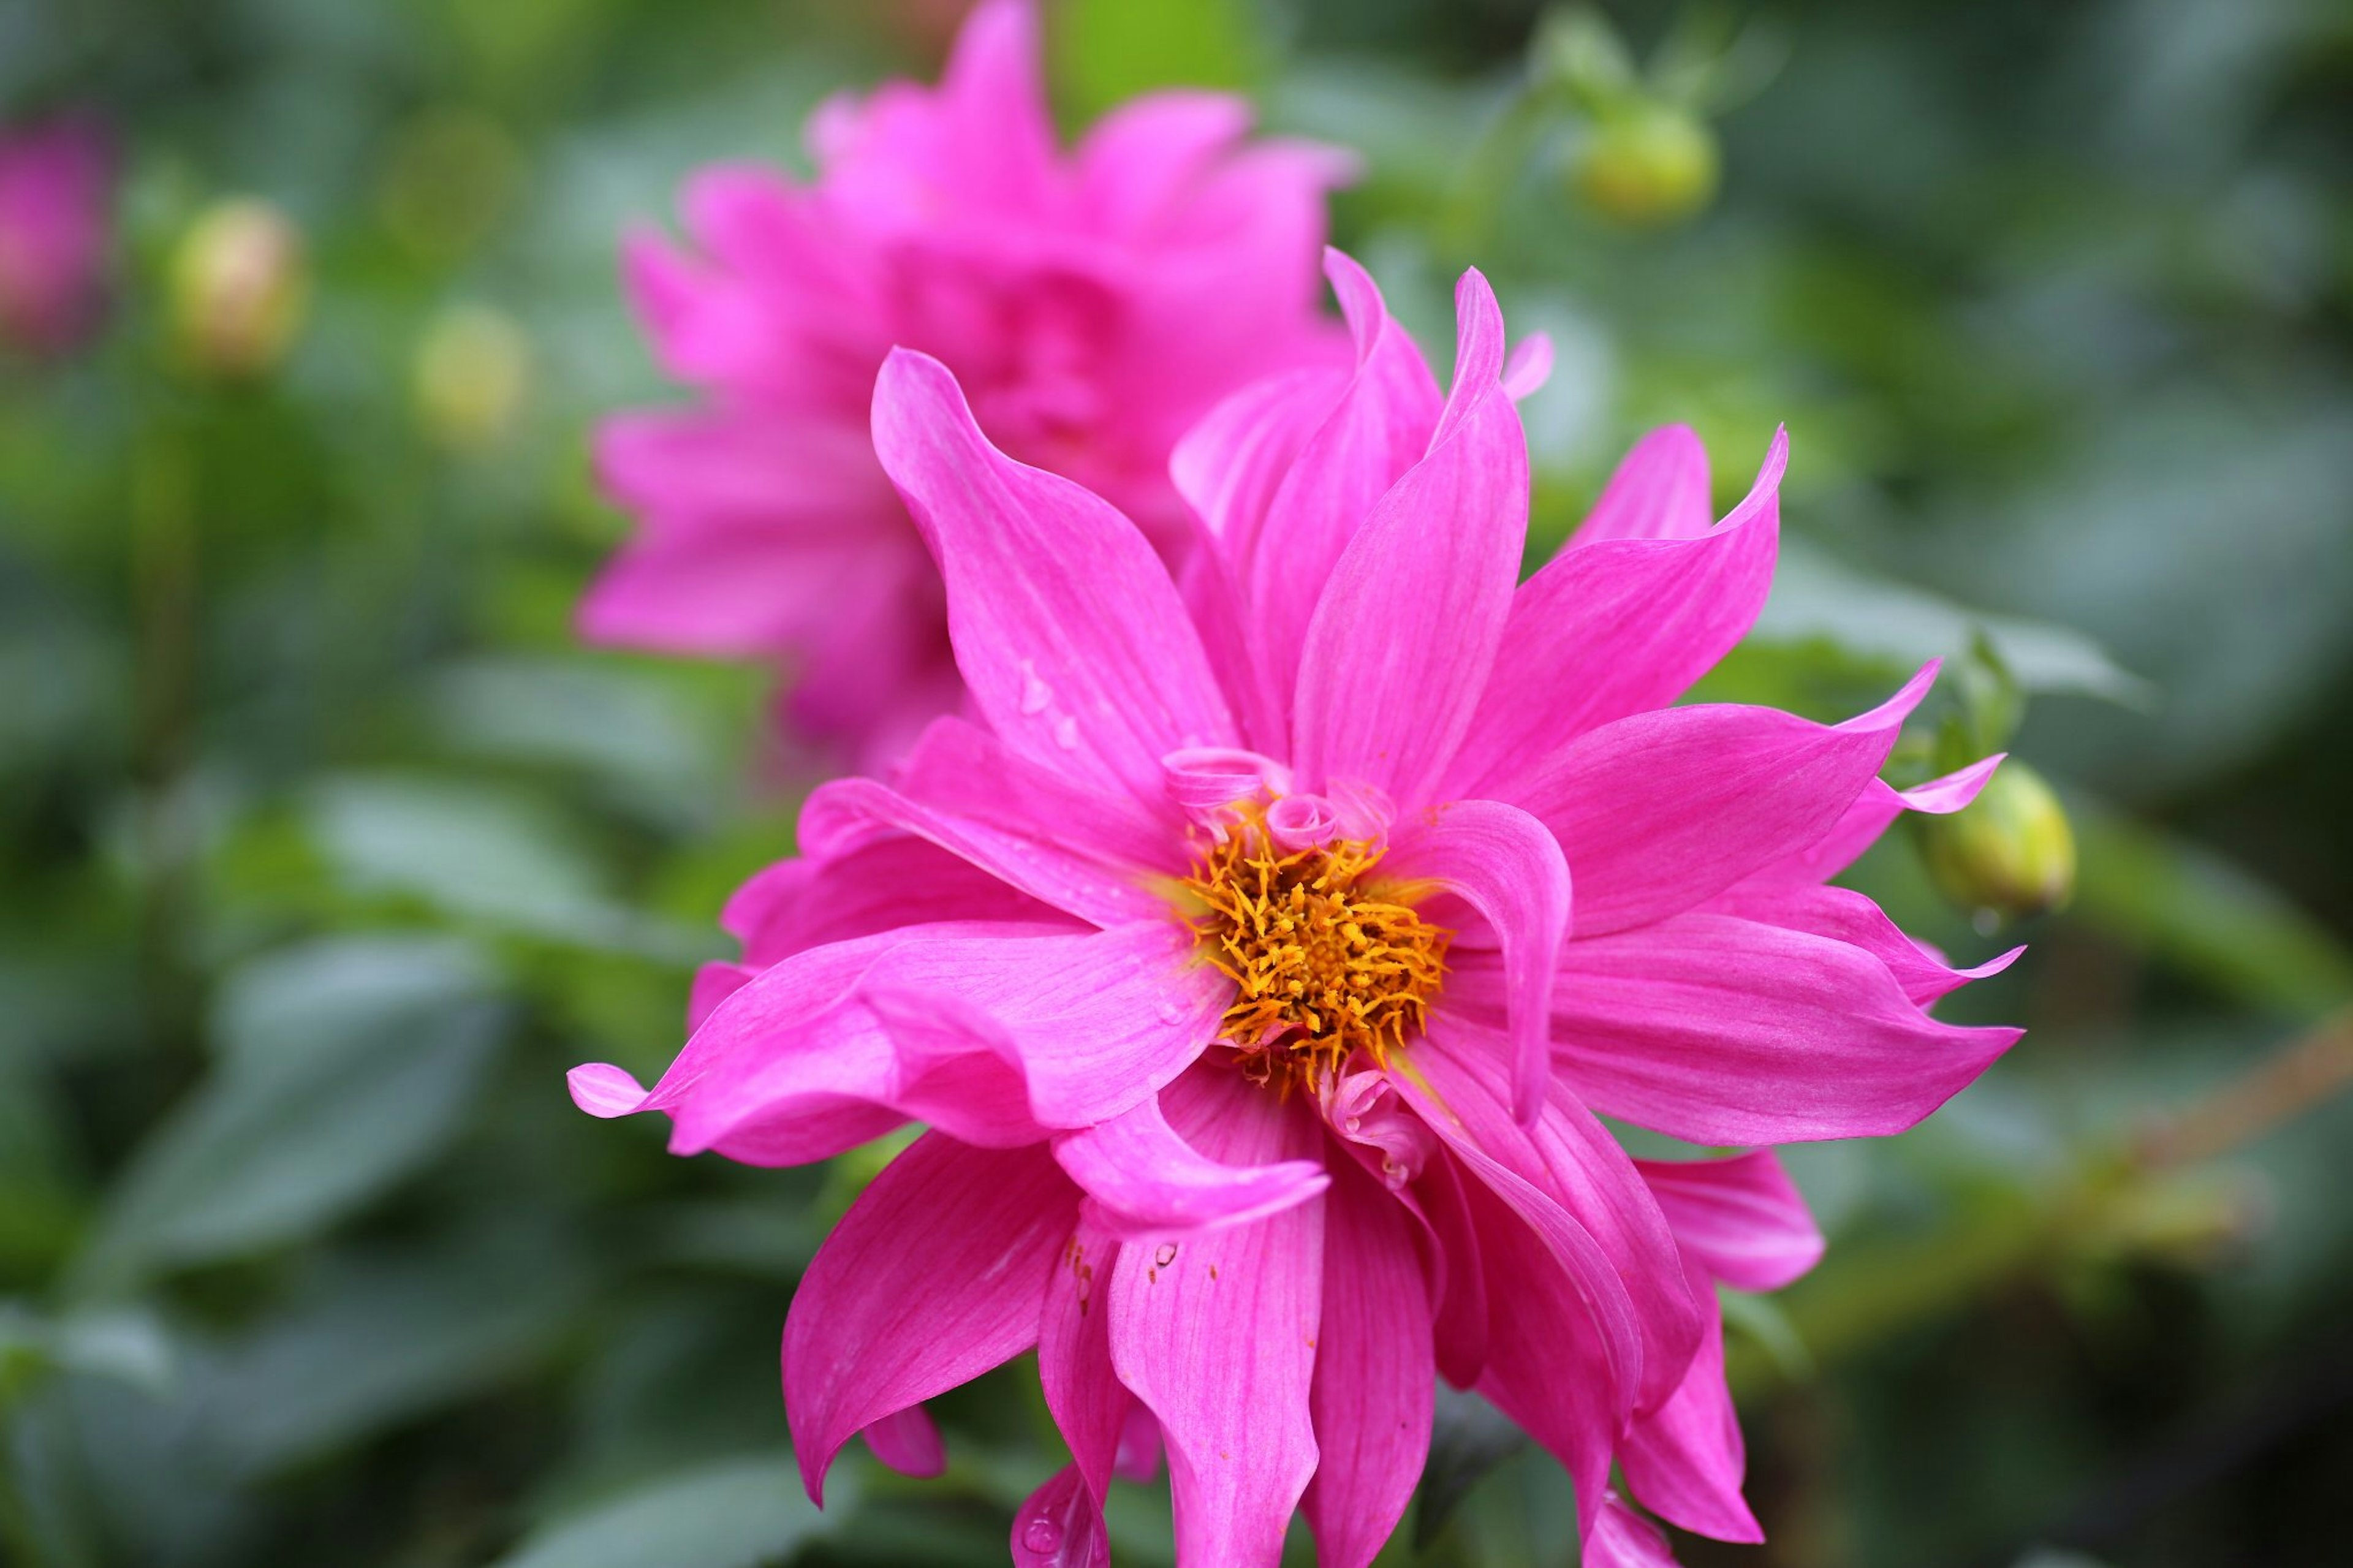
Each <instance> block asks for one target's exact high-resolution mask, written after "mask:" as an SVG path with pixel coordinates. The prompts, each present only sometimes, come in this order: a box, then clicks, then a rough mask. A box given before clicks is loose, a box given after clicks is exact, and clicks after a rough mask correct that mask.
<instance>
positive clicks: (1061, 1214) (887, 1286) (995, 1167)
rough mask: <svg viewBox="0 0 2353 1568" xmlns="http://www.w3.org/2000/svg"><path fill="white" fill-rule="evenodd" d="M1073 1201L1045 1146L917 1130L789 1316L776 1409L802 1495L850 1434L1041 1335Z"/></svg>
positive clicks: (823, 1250)
mask: <svg viewBox="0 0 2353 1568" xmlns="http://www.w3.org/2000/svg"><path fill="white" fill-rule="evenodd" d="M1077 1209H1078V1193H1077V1189H1075V1188H1074V1187H1072V1186H1071V1184H1070V1182H1069V1181H1068V1180H1067V1179H1066V1178H1065V1177H1064V1176H1063V1175H1062V1173H1061V1172H1060V1169H1058V1168H1057V1167H1056V1166H1055V1164H1054V1162H1053V1161H1052V1160H1051V1159H1050V1158H1049V1157H1048V1156H1047V1154H1046V1152H1045V1151H1044V1150H1042V1149H1018V1150H1008V1151H1003V1152H995V1151H988V1150H981V1149H971V1148H966V1147H965V1146H964V1145H963V1144H960V1143H956V1142H953V1141H951V1140H949V1139H947V1138H944V1137H943V1136H942V1135H940V1134H939V1133H936V1132H931V1133H926V1134H924V1135H923V1137H921V1138H918V1139H917V1140H916V1141H915V1142H913V1143H912V1144H910V1145H908V1147H907V1149H906V1151H905V1152H902V1154H900V1156H899V1157H898V1158H897V1159H895V1160H893V1161H892V1162H891V1163H890V1164H889V1165H887V1166H885V1167H884V1168H883V1171H882V1173H881V1175H879V1176H877V1177H875V1178H874V1181H873V1183H872V1184H871V1185H870V1186H869V1187H868V1188H867V1189H866V1191H865V1192H864V1193H863V1194H860V1196H859V1199H858V1201H857V1202H856V1203H854V1204H852V1205H849V1213H848V1214H846V1215H842V1217H841V1223H840V1224H839V1225H838V1226H835V1227H834V1230H833V1234H832V1235H831V1236H829V1237H827V1238H826V1241H825V1245H824V1246H822V1247H818V1253H817V1257H816V1258H814V1259H813V1260H811V1262H810V1264H809V1267H808V1272H807V1274H805V1275H803V1276H802V1277H801V1282H800V1288H799V1289H797V1290H796V1291H794V1293H793V1305H792V1310H791V1312H790V1314H789V1315H788V1316H787V1317H786V1320H785V1350H784V1373H785V1413H786V1416H787V1418H788V1419H789V1421H790V1422H791V1425H792V1433H793V1448H794V1451H795V1452H796V1453H797V1454H798V1455H799V1457H800V1464H801V1479H802V1480H803V1481H804V1482H805V1483H806V1484H807V1487H808V1493H809V1496H810V1498H811V1499H813V1500H818V1501H820V1502H821V1501H823V1500H824V1488H825V1473H826V1471H827V1470H828V1468H831V1467H832V1464H833V1456H834V1455H835V1454H836V1453H837V1452H838V1451H839V1449H840V1447H841V1445H842V1444H843V1443H845V1442H847V1441H849V1437H850V1436H851V1435H852V1434H854V1433H856V1432H858V1431H859V1430H860V1429H861V1428H863V1427H866V1426H871V1425H873V1424H874V1423H875V1422H877V1421H880V1420H881V1419H882V1418H883V1417H884V1416H887V1415H892V1414H894V1413H896V1412H898V1411H901V1410H904V1409H906V1408H907V1407H908V1406H909V1405H914V1404H917V1403H919V1402H921V1401H923V1400H925V1399H929V1398H932V1397H933V1396H934V1395H935V1394H944V1393H945V1392H946V1391H947V1390H949V1389H951V1388H954V1387H955V1386H957V1385H958V1384H964V1383H967V1382H970V1381H971V1380H972V1379H973V1378H976V1377H977V1376H979V1375H980V1374H981V1373H984V1372H987V1371H988V1370H989V1369H990V1368H991V1367H994V1366H997V1365H1000V1364H1002V1363H1005V1362H1007V1361H1009V1360H1011V1359H1012V1358H1013V1357H1015V1356H1017V1355H1019V1354H1020V1353H1021V1352H1023V1351H1025V1350H1028V1349H1029V1347H1030V1346H1031V1345H1032V1344H1035V1343H1036V1342H1037V1340H1038V1314H1039V1300H1041V1298H1042V1294H1043V1292H1044V1290H1045V1288H1046V1276H1047V1274H1048V1272H1049V1270H1050V1269H1051V1268H1052V1267H1053V1261H1054V1258H1055V1257H1056V1255H1057V1252H1058V1250H1059V1249H1060V1247H1061V1245H1062V1242H1063V1240H1064V1239H1065V1238H1066V1237H1068V1236H1069V1235H1070V1233H1071V1223H1072V1220H1073V1218H1074V1217H1075V1215H1076V1213H1077Z"/></svg>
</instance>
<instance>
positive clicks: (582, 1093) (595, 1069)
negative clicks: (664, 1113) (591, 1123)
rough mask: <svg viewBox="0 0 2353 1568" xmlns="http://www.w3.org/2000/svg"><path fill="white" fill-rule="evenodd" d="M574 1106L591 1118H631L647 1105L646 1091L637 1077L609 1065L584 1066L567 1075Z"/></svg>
mask: <svg viewBox="0 0 2353 1568" xmlns="http://www.w3.org/2000/svg"><path fill="white" fill-rule="evenodd" d="M564 1081H565V1087H567V1088H569V1089H571V1090H572V1103H573V1104H575V1105H576V1106H578V1107H579V1108H580V1109H581V1110H585V1111H586V1112H587V1113H588V1114H589V1115H591V1116H597V1117H603V1118H605V1119H607V1120H608V1121H609V1120H610V1119H611V1118H613V1117H616V1116H628V1115H631V1114H633V1113H634V1112H636V1111H638V1110H641V1109H642V1108H643V1107H644V1105H645V1103H646V1088H645V1085H643V1084H641V1083H639V1082H638V1080H637V1079H636V1077H635V1076H634V1075H632V1074H631V1073H629V1072H628V1071H627V1070H626V1069H624V1068H617V1067H615V1066H613V1065H612V1064H611V1063H610V1062H583V1063H582V1064H581V1065H580V1066H578V1067H576V1068H573V1069H572V1070H571V1071H570V1072H568V1073H566V1074H565V1075H564Z"/></svg>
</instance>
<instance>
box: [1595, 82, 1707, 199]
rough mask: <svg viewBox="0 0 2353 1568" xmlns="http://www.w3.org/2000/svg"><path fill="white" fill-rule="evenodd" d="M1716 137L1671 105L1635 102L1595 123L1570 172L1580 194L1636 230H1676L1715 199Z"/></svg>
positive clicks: (1691, 114) (1692, 116)
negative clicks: (1662, 227) (1669, 226)
mask: <svg viewBox="0 0 2353 1568" xmlns="http://www.w3.org/2000/svg"><path fill="white" fill-rule="evenodd" d="M1719 166H1720V159H1719V158H1718V155H1717V153H1716V145H1715V131H1714V130H1713V129H1712V128H1711V127H1710V126H1709V125H1708V123H1707V121H1705V120H1704V119H1702V118H1701V117H1700V116H1699V115H1698V114H1696V113H1694V112H1693V111H1692V110H1687V109H1682V108H1678V107H1676V106H1675V105H1673V104H1670V103H1662V102H1658V101H1655V100H1634V101H1631V102H1629V103H1626V104H1624V105H1621V106H1620V107H1617V108H1614V109H1612V110H1609V111H1608V112H1607V113H1604V114H1602V115H1601V116H1599V118H1597V119H1596V120H1595V121H1594V122H1593V125H1592V128H1591V132H1590V134H1589V135H1588V139H1587V141H1586V142H1585V144H1584V146H1583V147H1582V148H1581V149H1579V150H1578V153H1577V162H1576V165H1575V177H1576V181H1577V194H1578V195H1581V196H1583V197H1584V198H1585V200H1586V201H1587V202H1588V204H1590V205H1592V206H1593V208H1594V209H1595V210H1596V211H1598V212H1599V213H1600V214H1602V216H1605V217H1609V218H1611V219H1613V220H1615V221H1616V222H1619V223H1621V224H1626V225H1628V226H1635V227H1650V226H1657V225H1661V224H1669V223H1676V222H1680V221H1681V220H1683V219H1684V218H1687V217H1690V216H1692V215H1693V214H1694V213H1696V212H1698V211H1699V210H1700V209H1701V208H1703V207H1704V206H1706V205H1707V204H1708V202H1709V201H1710V200H1711V199H1712V198H1713V197H1714V196H1715V184H1716V176H1717V174H1718V171H1719Z"/></svg>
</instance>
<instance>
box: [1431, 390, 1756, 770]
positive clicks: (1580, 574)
mask: <svg viewBox="0 0 2353 1568" xmlns="http://www.w3.org/2000/svg"><path fill="white" fill-rule="evenodd" d="M1786 453H1787V444H1786V442H1785V441H1783V440H1782V439H1781V438H1778V437H1777V438H1776V439H1775V442H1774V446H1773V449H1772V451H1771V452H1770V453H1769V454H1767V458H1766V460H1765V468H1764V469H1763V471H1762V472H1760V473H1759V474H1758V475H1757V487H1756V489H1752V490H1751V491H1750V492H1749V494H1748V498H1747V499H1746V500H1744V501H1742V502H1741V503H1740V505H1739V506H1737V507H1736V508H1735V509H1734V510H1733V512H1732V515H1731V516H1729V517H1727V518H1725V521H1724V522H1723V524H1722V526H1720V527H1718V528H1716V529H1715V530H1713V531H1706V530H1703V531H1700V532H1699V533H1697V534H1695V535H1693V536H1691V537H1688V538H1683V537H1672V538H1657V539H1632V538H1621V539H1616V540H1612V541H1609V542H1606V543H1602V544H1598V545H1592V546H1589V547H1585V548H1578V549H1572V550H1567V551H1564V552H1561V553H1560V554H1558V555H1556V556H1555V557H1554V558H1553V560H1552V562H1551V563H1550V564H1548V565H1546V567H1545V568H1544V569H1543V570H1542V571H1540V572H1538V573H1537V574H1535V576H1533V577H1531V578H1529V579H1528V580H1527V581H1526V582H1525V583H1524V584H1521V585H1520V587H1519V590H1518V591H1517V592H1516V593H1515V594H1514V595H1513V597H1512V613H1511V618H1510V619H1509V620H1508V621H1506V622H1505V623H1504V640H1503V646H1502V647H1501V648H1500V650H1499V651H1498V652H1497V653H1496V656H1495V673H1494V676H1493V679H1491V680H1490V681H1489V682H1488V685H1487V689H1486V691H1485V692H1484V693H1483V694H1482V696H1481V697H1480V699H1479V712H1478V716H1477V718H1476V719H1474V720H1473V721H1472V725H1471V733H1470V735H1469V737H1468V738H1467V739H1466V740H1465V741H1464V742H1463V745H1462V751H1461V754H1460V755H1459V756H1457V757H1456V758H1455V761H1454V766H1453V767H1452V769H1451V770H1450V772H1449V774H1448V784H1447V789H1446V792H1445V793H1447V794H1448V795H1488V796H1493V797H1494V798H1497V799H1503V800H1514V799H1517V798H1519V791H1520V790H1521V788H1523V787H1524V786H1525V785H1526V784H1530V783H1532V782H1533V781H1534V780H1535V778H1536V777H1537V776H1538V775H1540V774H1541V773H1542V772H1543V770H1544V766H1545V764H1546V762H1547V761H1548V760H1549V759H1550V758H1552V757H1553V756H1555V755H1556V754H1557V753H1558V752H1560V751H1561V750H1562V749H1563V748H1565V747H1567V745H1568V744H1569V743H1570V742H1574V741H1575V740H1576V739H1577V737H1578V736H1580V735H1583V734H1585V733H1586V732H1588V731H1591V730H1594V729H1596V728H1598V727H1599V726H1600V725H1603V724H1607V723H1609V722H1611V721H1615V720H1619V719H1623V718H1626V717H1628V716H1629V715H1630V714H1635V713H1644V712H1649V711H1651V710H1653V709H1661V708H1665V707H1667V706H1669V705H1670V704H1672V702H1674V701H1675V700H1676V699H1678V698H1680V697H1681V696H1682V695H1683V693H1684V692H1685V691H1686V690H1688V689H1690V687H1691V684H1692V683H1693V682H1694V681H1695V680H1697V679H1699V678H1700V677H1701V676H1703V675H1704V674H1706V673H1707V672H1708V671H1709V670H1711V669H1713V668H1715V666H1716V663H1717V662H1718V661H1719V660H1721V659H1722V658H1724V656H1725V654H1727V653H1730V652H1731V651H1732V649H1733V647H1735V646H1736V645H1737V644H1738V643H1739V641H1740V639H1741V638H1742V637H1746V636H1747V635H1748V628H1749V627H1750V626H1753V625H1754V624H1755V623H1756V620H1757V612H1758V611H1759V610H1761V609H1763V608H1764V605H1765V598H1766V595H1767V593H1769V592H1770V591H1771V589H1772V586H1773V563H1774V559H1775V557H1776V555H1777V554H1778V549H1779V530H1780V512H1779V507H1778V485H1779V483H1780V478H1781V469H1782V466H1783V462H1784V459H1785V457H1786ZM1629 460H1630V461H1631V459H1629ZM1703 479H1704V475H1703Z"/></svg>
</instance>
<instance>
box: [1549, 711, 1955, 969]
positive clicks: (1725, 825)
mask: <svg viewBox="0 0 2353 1568" xmlns="http://www.w3.org/2000/svg"><path fill="white" fill-rule="evenodd" d="M1935 675H1936V666H1935V665H1933V664H1932V665H1930V666H1929V667H1928V668H1926V669H1924V670H1923V671H1922V672H1921V673H1920V674H1919V675H1917V676H1915V677H1914V678H1913V679H1912V680H1911V681H1909V682H1908V683H1906V684H1905V687H1904V689H1902V690H1901V691H1899V692H1897V693H1896V694H1895V696H1894V697H1893V698H1892V699H1890V700H1888V701H1886V702H1885V703H1883V704H1882V705H1880V706H1879V707H1878V708H1875V709H1873V710H1872V711H1871V712H1869V713H1866V714H1864V715H1862V717H1861V718H1859V719H1852V720H1849V721H1847V722H1845V723H1843V724H1835V725H1822V724H1816V723H1813V722H1811V721H1809V720H1805V719H1800V718H1798V717H1797V716H1796V715H1794V714H1790V713H1784V712H1782V711H1780V710H1778V709H1773V708H1746V707H1737V706H1733V705H1729V704H1702V705H1697V706H1694V707H1689V708H1670V709H1665V710H1661V711H1658V712H1653V713H1638V714H1635V715H1633V716H1632V717H1630V718H1626V719H1620V720H1619V721H1617V722H1615V723H1613V724H1605V725H1603V726H1602V727H1601V728H1600V729H1599V730H1595V731H1592V732H1591V733H1589V734H1588V735H1586V736H1584V737H1583V738H1582V739H1580V740H1578V741H1577V742H1574V743H1572V744H1571V745H1569V746H1568V747H1567V748H1566V749H1565V750H1563V751H1562V752H1558V753H1557V754H1556V756H1555V757H1554V758H1553V760H1552V761H1551V762H1550V763H1548V764H1547V765H1546V767H1545V768H1544V769H1543V770H1542V771H1541V772H1540V773H1539V774H1538V775H1537V776H1536V777H1535V779H1534V780H1532V781H1531V782H1530V784H1528V785H1527V787H1526V789H1525V793H1523V794H1522V795H1519V796H1518V804H1520V805H1522V806H1524V807H1525V808H1526V809H1527V810H1529V811H1530V812H1533V813H1534V814H1535V816H1539V817H1541V818H1542V819H1543V820H1544V822H1545V825H1546V826H1548V827H1550V828H1551V829H1552V830H1553V833H1554V834H1555V836H1556V837H1558V838H1559V840H1560V847H1561V849H1562V850H1563V852H1565V853H1566V854H1567V857H1568V864H1569V868H1570V869H1571V870H1572V871H1574V872H1575V873H1576V876H1577V931H1578V934H1579V935H1580V936H1601V935H1605V934H1607V933H1609V932H1611V931H1626V930H1628V929H1630V928H1632V927H1635V926H1642V925H1648V924H1650V923H1651V922H1652V921H1660V920H1663V919H1665V918H1667V917H1668V916H1670V915H1673V914H1678V913H1681V912H1682V911H1683V910H1688V909H1691V908H1692V907H1694V905H1697V904H1700V903H1703V902H1704V901H1705V900H1709V899H1711V898H1714V897H1715V895H1716V894H1718V893H1720V892H1722V891H1724V889H1726V888H1729V887H1731V886H1732V885H1733V884H1734V883H1735V882H1737V881H1739V880H1740V879H1742V878H1744V877H1746V876H1748V875H1749V874H1750V873H1752V872H1754V871H1756V870H1757V869H1759V868H1762V867H1765V866H1768V865H1771V864H1772V863H1774V862H1775V861H1777V860H1780V859H1783V858H1786V857H1788V856H1789V855H1792V854H1795V853H1796V852H1797V851H1799V849H1801V848H1803V847H1806V846H1807V845H1810V844H1812V843H1815V842H1817V841H1818V840H1820V837H1822V835H1823V834H1825V833H1826V832H1828V831H1829V830H1830V829H1831V826H1832V825H1833V824H1835V823H1836V822H1837V821H1838V820H1839V818H1840V816H1842V815H1843V814H1844V813H1845V812H1846V810H1847V808H1848V807H1849V806H1850V805H1852V804H1853V802H1854V800H1855V798H1856V797H1857V796H1858V795H1862V792H1863V791H1864V789H1865V788H1866V787H1868V786H1869V785H1870V784H1872V782H1873V780H1874V779H1875V778H1876V777H1877V776H1878V773H1879V769H1880V766H1881V765H1882V764H1883V763H1885V762H1886V760H1887V755H1888V752H1890V751H1892V750H1893V749H1894V745H1895V741H1896V737H1897V736H1898V734H1900V733H1901V732H1902V730H1903V727H1904V719H1905V715H1906V714H1908V713H1909V712H1910V711H1911V710H1912V709H1913V708H1914V707H1915V706H1916V705H1917V704H1918V702H1919V700H1920V699H1921V697H1922V696H1924V695H1925V694H1926V690H1927V687H1928V683H1929V681H1931V680H1932V679H1934V678H1935Z"/></svg>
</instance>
